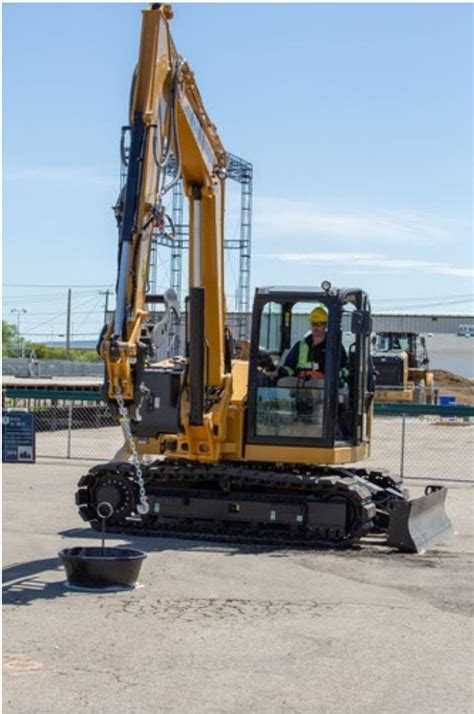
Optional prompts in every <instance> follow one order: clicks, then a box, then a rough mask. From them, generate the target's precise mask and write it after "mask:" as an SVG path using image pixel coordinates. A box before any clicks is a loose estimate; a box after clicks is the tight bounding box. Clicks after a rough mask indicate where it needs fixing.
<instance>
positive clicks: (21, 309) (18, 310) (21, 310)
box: [10, 307, 28, 357]
mask: <svg viewBox="0 0 474 714" xmlns="http://www.w3.org/2000/svg"><path fill="white" fill-rule="evenodd" d="M10 312H13V313H16V348H17V351H18V357H20V356H21V357H24V356H25V355H24V349H23V350H21V336H20V318H21V316H22V315H23V314H26V313H27V312H28V310H25V308H24V307H14V308H13V309H12V310H10ZM20 352H21V353H22V354H21V355H20Z"/></svg>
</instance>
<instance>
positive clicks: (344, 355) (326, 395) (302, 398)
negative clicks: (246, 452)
mask: <svg viewBox="0 0 474 714" xmlns="http://www.w3.org/2000/svg"><path fill="white" fill-rule="evenodd" d="M324 286H325V288H326V289H323V288H321V289H314V288H293V289H291V288H279V287H269V288H259V289H257V291H256V294H255V300H254V308H253V318H252V337H251V351H250V362H249V392H248V402H247V439H246V440H247V444H252V445H263V444H265V445H268V446H275V447H277V446H279V445H281V446H284V447H286V448H288V447H295V448H297V449H299V450H301V453H303V452H304V451H305V450H307V449H308V447H310V448H313V449H314V448H316V449H322V450H324V452H325V453H326V457H327V458H326V462H332V461H334V460H337V461H339V459H338V458H337V450H338V448H343V449H344V454H345V458H344V460H345V461H350V460H351V456H350V453H348V450H347V447H359V453H358V457H359V458H360V449H361V448H362V449H364V448H366V450H367V453H366V454H365V455H368V448H369V436H370V434H369V431H370V425H369V423H370V420H369V418H368V417H369V411H370V405H371V402H372V397H373V383H372V376H371V374H370V368H369V365H370V359H369V354H370V332H371V322H372V321H371V317H370V303H369V299H368V297H367V295H366V294H365V293H364V292H363V291H362V290H359V289H338V290H334V289H332V288H331V287H330V286H329V284H328V283H325V284H324ZM317 306H323V307H324V309H325V310H326V311H327V324H326V336H325V339H324V345H323V350H322V356H323V357H322V359H321V360H320V362H321V363H319V362H318V363H314V362H312V363H308V364H304V365H303V364H299V365H298V364H297V365H295V364H293V365H292V367H293V368H290V367H288V366H286V365H287V359H288V355H289V354H290V351H291V349H292V347H293V348H294V346H295V345H297V346H296V348H294V349H293V353H294V350H295V349H296V350H298V349H299V344H302V343H304V342H305V338H307V339H306V341H307V342H309V343H311V339H310V338H309V335H311V324H310V322H309V319H308V318H309V315H310V314H311V312H312V311H313V310H314V309H315V307H317ZM303 349H304V347H303ZM319 353H320V354H321V350H320V352H319ZM323 362H324V363H323ZM334 453H336V457H335V456H334ZM341 461H342V458H341Z"/></svg>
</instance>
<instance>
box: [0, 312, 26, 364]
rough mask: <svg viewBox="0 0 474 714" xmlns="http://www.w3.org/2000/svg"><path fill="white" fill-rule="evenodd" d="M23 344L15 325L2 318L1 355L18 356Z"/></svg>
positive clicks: (23, 341)
mask: <svg viewBox="0 0 474 714" xmlns="http://www.w3.org/2000/svg"><path fill="white" fill-rule="evenodd" d="M24 344H25V340H24V339H23V337H20V336H19V335H18V330H17V328H16V326H15V325H12V324H10V323H9V322H6V321H5V320H2V357H19V356H20V354H21V349H22V346H23V345H24ZM19 352H20V354H19Z"/></svg>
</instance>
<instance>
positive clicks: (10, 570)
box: [2, 557, 65, 605]
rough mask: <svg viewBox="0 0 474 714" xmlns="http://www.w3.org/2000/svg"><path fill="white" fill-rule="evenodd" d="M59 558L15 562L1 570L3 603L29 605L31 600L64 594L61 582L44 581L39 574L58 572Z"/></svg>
mask: <svg viewBox="0 0 474 714" xmlns="http://www.w3.org/2000/svg"><path fill="white" fill-rule="evenodd" d="M60 567H61V561H60V560H59V558H57V557H56V558H43V559H41V560H30V561H29V562H27V563H15V565H10V566H8V567H6V568H4V569H3V571H2V579H3V583H2V596H3V604H4V605H29V604H30V602H32V601H33V600H49V599H52V598H56V597H62V596H64V595H65V591H64V584H63V582H55V583H50V582H46V581H45V580H44V579H42V578H41V577H39V576H40V574H41V573H45V571H48V572H51V571H55V572H60Z"/></svg>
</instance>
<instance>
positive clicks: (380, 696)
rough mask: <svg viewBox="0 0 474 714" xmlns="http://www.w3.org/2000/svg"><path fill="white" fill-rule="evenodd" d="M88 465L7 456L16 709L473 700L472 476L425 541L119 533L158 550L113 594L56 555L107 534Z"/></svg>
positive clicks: (6, 535) (8, 689)
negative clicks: (338, 545)
mask: <svg viewBox="0 0 474 714" xmlns="http://www.w3.org/2000/svg"><path fill="white" fill-rule="evenodd" d="M433 448H436V445H434V447H433ZM89 466H90V464H86V463H80V462H74V461H67V460H51V461H49V462H48V461H46V460H41V462H40V463H37V464H35V465H29V464H15V465H4V467H3V568H4V570H3V576H4V582H3V591H4V592H3V595H4V600H3V602H4V604H3V657H4V664H3V704H4V711H5V712H7V713H8V714H63V713H64V712H65V711H67V712H71V713H72V714H76V713H79V712H90V713H93V714H96V713H97V714H99V713H100V714H112V713H113V714H116V713H117V712H120V713H121V714H122V713H123V714H128V713H130V714H141V713H143V714H159V713H161V712H172V713H173V714H185V713H188V712H191V713H193V714H194V713H196V714H201V713H202V714H213V713H217V712H232V713H233V712H250V711H252V712H257V713H265V714H266V713H268V714H274V713H275V714H276V713H280V712H281V713H285V714H286V713H292V712H298V713H300V712H301V713H306V712H310V713H313V712H314V713H317V714H341V713H344V714H346V713H348V714H352V713H353V714H362V713H363V714H376V713H377V714H392V713H393V714H395V713H397V714H399V712H405V711H408V712H414V713H416V714H425V713H426V714H428V713H431V712H439V713H440V714H451V713H452V714H464V713H465V714H472V712H473V709H474V686H473V679H474V677H473V674H474V671H473V662H474V631H473V620H472V603H473V535H474V517H473V516H474V499H473V493H474V491H473V487H472V485H469V484H465V483H464V484H455V485H452V486H451V487H450V491H449V494H448V500H447V508H448V512H449V515H450V517H451V519H452V521H453V524H454V528H455V531H456V535H455V536H454V537H450V538H447V539H446V541H445V542H443V543H441V544H440V545H438V546H436V548H435V549H433V550H432V551H430V552H428V553H426V554H424V555H403V554H400V553H396V552H391V551H389V550H387V549H384V548H382V547H380V546H376V545H364V546H362V547H360V548H353V549H350V550H345V551H342V552H338V551H332V550H322V551H304V550H278V549H272V548H252V547H248V546H245V547H244V546H236V545H234V546H233V545H218V546H217V545H212V544H206V543H205V542H198V541H185V540H183V541H180V540H167V539H147V538H131V539H126V538H125V539H124V538H121V537H118V536H115V537H111V538H109V540H108V544H109V545H126V544H128V545H132V546H133V547H136V548H139V549H142V550H144V551H146V553H147V559H146V560H145V561H144V564H143V567H142V571H141V574H140V587H139V588H138V589H136V590H134V591H132V592H121V593H107V594H98V593H84V592H74V591H71V590H68V589H67V588H66V587H65V573H64V570H63V568H62V566H61V565H60V561H59V558H58V552H59V551H60V550H62V549H63V548H70V547H73V546H76V545H86V546H90V545H98V544H100V541H99V538H98V534H97V533H95V532H93V531H91V530H90V529H89V528H88V527H87V525H86V524H84V522H83V521H82V520H81V519H80V517H79V515H78V513H77V510H76V506H75V504H74V492H75V487H76V483H77V481H78V479H79V477H80V476H81V475H82V473H84V472H85V470H87V468H88V467H89ZM407 485H408V486H409V487H410V483H409V482H408V483H407ZM410 490H411V491H412V493H413V495H418V494H419V493H421V489H420V486H419V484H415V485H414V487H413V488H411V489H410Z"/></svg>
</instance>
